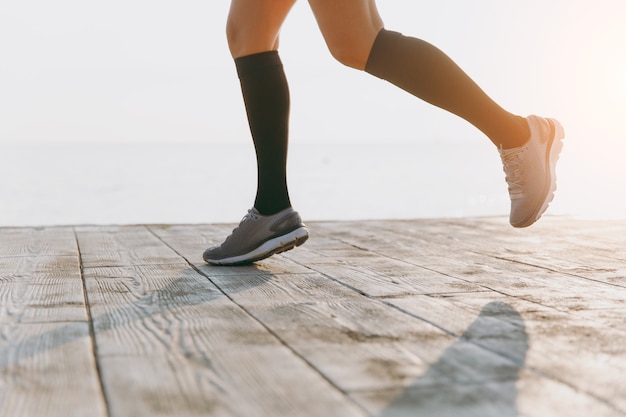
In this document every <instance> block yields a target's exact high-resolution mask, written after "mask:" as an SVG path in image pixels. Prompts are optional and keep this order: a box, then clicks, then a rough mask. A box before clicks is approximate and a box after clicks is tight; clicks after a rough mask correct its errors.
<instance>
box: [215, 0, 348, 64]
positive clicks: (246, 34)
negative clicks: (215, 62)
mask: <svg viewBox="0 0 626 417" xmlns="http://www.w3.org/2000/svg"><path fill="white" fill-rule="evenodd" d="M342 1H343V0H342ZM295 2H296V0H232V1H231V3H230V11H229V13H228V21H227V24H226V36H227V38H228V47H229V48H230V53H231V54H232V56H233V58H239V57H242V56H246V55H251V54H255V53H260V52H266V51H272V50H276V49H277V48H278V35H279V32H280V28H281V26H282V24H283V22H284V20H285V18H286V17H287V14H288V13H289V10H291V7H292V6H293V5H294V3H295Z"/></svg>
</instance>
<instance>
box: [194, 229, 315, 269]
mask: <svg viewBox="0 0 626 417" xmlns="http://www.w3.org/2000/svg"><path fill="white" fill-rule="evenodd" d="M308 238H309V231H308V230H307V228H306V227H299V228H297V229H296V230H294V231H292V232H289V233H287V234H285V235H282V236H278V237H275V238H273V239H270V240H268V241H266V242H263V244H261V245H260V246H259V247H257V248H256V249H254V250H252V251H250V252H248V253H246V254H243V255H237V256H232V257H230V258H224V259H204V260H205V261H206V262H207V263H209V264H211V265H247V264H251V263H253V262H256V261H260V260H262V259H265V258H268V257H270V256H272V255H276V254H279V253H283V252H286V251H288V250H290V249H293V248H295V247H296V246H300V245H302V244H303V243H304V242H306V241H307V239H308Z"/></svg>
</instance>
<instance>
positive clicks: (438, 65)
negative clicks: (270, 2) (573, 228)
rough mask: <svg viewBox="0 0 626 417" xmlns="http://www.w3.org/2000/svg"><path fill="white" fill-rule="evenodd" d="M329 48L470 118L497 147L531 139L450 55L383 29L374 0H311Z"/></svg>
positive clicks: (518, 119) (522, 124)
mask: <svg viewBox="0 0 626 417" xmlns="http://www.w3.org/2000/svg"><path fill="white" fill-rule="evenodd" d="M309 3H310V5H311V8H312V9H313V12H314V14H315V16H316V18H317V21H318V24H319V26H320V29H321V31H322V33H323V35H324V38H325V40H326V42H327V44H328V47H329V49H330V51H331V53H332V54H333V56H335V57H336V58H337V59H338V60H339V61H340V62H342V63H343V64H345V65H348V66H351V67H354V68H357V69H362V70H365V71H367V72H369V73H370V74H373V75H375V76H377V77H379V78H383V79H385V80H387V81H389V82H391V83H392V84H394V85H396V86H398V87H400V88H402V89H404V90H406V91H408V92H409V93H411V94H413V95H414V96H416V97H419V98H420V99H422V100H424V101H427V102H429V103H431V104H433V105H435V106H437V107H441V108H443V109H445V110H447V111H450V112H452V113H454V114H456V115H457V116H460V117H462V118H463V119H465V120H467V121H468V122H470V123H471V124H473V125H474V126H476V127H477V128H478V129H480V130H481V131H482V132H484V133H485V134H486V135H487V137H488V138H489V139H490V140H491V141H492V142H493V143H494V144H496V146H498V147H504V148H511V147H515V146H518V145H521V144H523V143H524V142H526V141H527V140H528V137H529V131H528V126H527V123H526V121H525V120H524V119H523V118H522V117H519V116H516V115H514V114H511V113H509V112H507V111H505V110H504V109H503V108H501V107H500V106H499V105H498V104H497V103H495V102H494V101H493V100H492V99H491V98H490V97H489V96H487V95H486V94H485V92H484V91H483V90H482V89H481V88H480V87H479V86H478V85H476V83H475V82H474V81H473V80H472V79H471V78H470V77H469V76H468V75H467V74H466V73H465V72H464V71H463V70H461V68H459V66H458V65H456V64H455V63H454V62H453V61H452V60H451V59H450V58H449V57H448V56H447V55H445V54H444V53H443V52H442V51H441V50H439V49H438V48H436V47H435V46H433V45H431V44H429V43H427V42H425V41H423V40H420V39H416V38H411V37H406V36H403V35H401V34H399V33H396V32H391V31H387V30H385V29H383V22H382V19H381V18H380V16H379V14H378V12H377V10H376V4H375V1H374V0H342V1H333V0H309Z"/></svg>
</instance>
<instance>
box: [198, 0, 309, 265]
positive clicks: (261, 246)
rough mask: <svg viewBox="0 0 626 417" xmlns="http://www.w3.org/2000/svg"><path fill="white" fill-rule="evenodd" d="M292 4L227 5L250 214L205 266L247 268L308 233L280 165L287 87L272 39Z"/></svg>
mask: <svg viewBox="0 0 626 417" xmlns="http://www.w3.org/2000/svg"><path fill="white" fill-rule="evenodd" d="M294 2H295V0H232V2H231V8H230V13H229V16H228V24H227V29H226V30H227V37H228V45H229V47H230V51H231V53H232V55H233V58H235V65H236V67H237V73H238V75H239V79H240V81H241V91H242V93H243V98H244V102H245V105H246V113H247V115H248V122H249V124H250V132H251V133H252V139H253V141H254V147H255V150H256V156H257V169H258V178H257V181H258V185H257V194H256V198H255V201H254V208H252V209H251V210H249V211H248V214H247V215H246V216H244V218H243V220H242V221H241V223H239V226H238V227H237V228H236V229H235V230H233V233H232V234H231V235H230V236H228V237H227V238H226V240H225V241H224V242H223V243H222V244H221V245H219V246H215V247H212V248H209V249H207V250H206V251H205V252H204V254H203V257H204V260H205V261H207V262H208V263H210V264H218V265H238V264H249V263H251V262H254V261H258V260H261V259H264V258H267V257H268V256H271V255H273V254H275V253H280V252H284V251H286V250H289V249H291V248H293V247H295V246H299V245H301V244H303V243H304V242H305V241H306V240H307V239H308V237H309V232H308V230H307V229H306V227H305V225H304V224H303V223H302V219H301V218H300V215H299V214H298V213H297V212H295V211H294V210H293V209H292V208H291V203H290V201H289V193H288V192H287V179H286V164H287V142H288V134H289V129H288V126H289V86H288V85H287V79H286V78H285V74H284V72H283V66H282V63H281V61H280V58H279V56H278V52H277V48H278V33H279V31H280V27H281V25H282V23H283V21H284V20H285V17H286V16H287V14H288V13H289V10H290V9H291V7H292V6H293V4H294Z"/></svg>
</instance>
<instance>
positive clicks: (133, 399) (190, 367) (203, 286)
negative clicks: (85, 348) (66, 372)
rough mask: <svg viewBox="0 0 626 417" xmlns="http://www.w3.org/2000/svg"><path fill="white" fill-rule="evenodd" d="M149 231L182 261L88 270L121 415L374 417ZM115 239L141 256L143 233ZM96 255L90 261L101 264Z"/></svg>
mask: <svg viewBox="0 0 626 417" xmlns="http://www.w3.org/2000/svg"><path fill="white" fill-rule="evenodd" d="M78 235H79V242H81V241H82V239H89V240H96V241H98V240H99V238H98V237H96V236H95V235H94V233H93V232H89V233H86V234H83V233H82V232H79V234H78ZM142 236H143V237H144V238H145V239H146V240H147V241H148V244H147V245H148V246H149V247H150V251H151V253H155V252H160V251H162V252H166V251H169V252H170V254H168V255H166V256H168V258H167V259H171V260H170V262H172V260H174V259H176V260H177V261H178V263H169V264H161V263H157V264H152V265H146V264H145V261H146V257H140V256H135V255H133V257H132V259H134V260H135V261H136V262H137V265H125V266H98V267H87V268H85V271H84V274H85V279H86V287H87V293H88V295H89V301H90V306H91V312H92V316H93V323H94V329H95V336H96V346H97V349H98V355H99V361H100V364H101V369H102V379H103V382H104V385H105V387H106V392H107V398H108V399H109V409H110V410H111V413H112V415H115V416H137V415H153V416H172V415H176V416H204V415H212V416H213V415H216V416H239V415H244V416H245V415H261V416H274V415H285V416H286V415H311V416H326V415H329V413H340V414H341V415H346V416H364V415H365V413H364V412H363V411H362V410H361V409H360V408H359V407H357V406H356V405H355V404H354V402H353V401H352V400H351V399H349V398H348V397H346V396H345V395H343V394H342V393H341V392H340V391H339V390H337V389H336V388H335V387H333V386H332V385H331V384H329V383H328V382H327V381H326V380H325V379H324V378H323V377H322V376H321V375H320V373H319V372H318V371H317V370H315V369H313V368H312V367H310V365H309V364H308V363H306V362H305V361H303V360H302V359H301V358H300V357H299V356H297V355H295V354H294V352H293V351H292V350H291V349H290V348H288V347H287V346H285V345H284V344H283V343H281V341H280V340H278V339H277V338H276V337H275V336H274V334H272V333H271V332H269V331H268V330H267V329H266V328H265V327H264V326H262V325H261V324H260V323H259V322H258V321H257V320H255V319H254V318H252V317H251V316H250V315H249V314H248V313H247V312H246V311H245V310H244V309H242V308H241V307H240V306H238V305H237V304H235V303H233V302H232V301H231V300H230V299H229V298H228V297H226V296H225V295H224V294H223V293H222V292H221V291H220V290H218V289H217V288H216V287H214V286H213V285H212V284H211V282H210V281H209V280H208V279H207V278H206V277H205V276H203V275H201V274H199V273H198V272H197V271H196V270H195V269H193V268H192V267H191V266H190V265H189V264H187V263H186V262H184V259H183V258H181V257H179V256H178V255H171V254H175V252H173V251H172V250H171V249H168V248H167V247H166V246H164V245H163V246H162V248H160V249H159V248H157V247H155V245H153V242H154V236H152V235H150V234H143V233H142ZM112 240H116V241H117V242H118V243H117V245H118V246H117V248H118V249H119V252H120V253H122V252H123V253H130V251H131V250H133V251H134V253H135V254H137V253H140V249H136V248H135V245H141V243H140V242H137V240H138V237H137V236H136V237H135V239H132V240H131V239H124V243H122V241H120V240H117V238H116V237H113V238H112V239H111V240H110V241H112ZM125 245H132V246H133V247H127V246H125ZM81 246H82V245H81ZM91 256H92V255H90V254H89V253H88V254H86V255H85V256H84V258H83V259H84V262H85V264H86V265H93V264H96V263H98V262H99V261H92V260H91V259H90V257H91ZM93 256H94V258H96V257H99V256H100V255H95V254H94V255H93ZM149 256H151V255H149ZM130 258H131V257H129V258H128V259H130ZM127 262H128V260H127V259H124V260H123V261H122V262H120V263H127ZM138 399H139V400H138ZM313 399H314V400H315V404H316V405H315V407H314V408H311V401H312V400H313Z"/></svg>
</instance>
